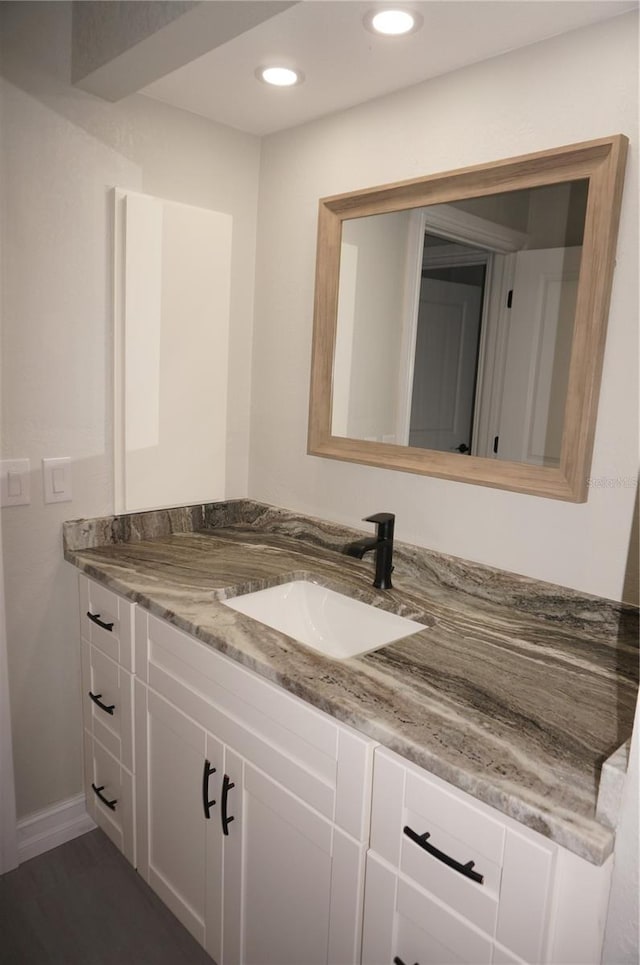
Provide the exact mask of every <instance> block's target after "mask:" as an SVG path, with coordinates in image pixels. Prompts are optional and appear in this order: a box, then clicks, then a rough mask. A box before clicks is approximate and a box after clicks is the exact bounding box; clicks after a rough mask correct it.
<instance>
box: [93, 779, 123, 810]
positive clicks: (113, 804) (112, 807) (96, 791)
mask: <svg viewBox="0 0 640 965" xmlns="http://www.w3.org/2000/svg"><path fill="white" fill-rule="evenodd" d="M91 788H92V790H93V793H94V794H96V795H97V796H98V797H99V798H100V800H101V801H102V803H103V804H106V805H107V807H108V808H109V810H110V811H115V809H116V804H117V803H118V799H117V798H115V799H114V800H113V801H107V799H106V797H105V796H104V794H101V793H100V792H101V791H104V784H101V785H100V787H96V786H95V784H94V783H93V781H92V782H91Z"/></svg>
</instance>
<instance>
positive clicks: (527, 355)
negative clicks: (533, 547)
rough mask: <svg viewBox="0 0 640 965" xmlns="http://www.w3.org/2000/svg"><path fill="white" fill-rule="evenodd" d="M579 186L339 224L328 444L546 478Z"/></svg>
mask: <svg viewBox="0 0 640 965" xmlns="http://www.w3.org/2000/svg"><path fill="white" fill-rule="evenodd" d="M585 210H586V182H584V181H575V182H567V183H561V184H553V185H548V186H543V187H539V188H532V189H528V190H523V191H512V192H505V193H502V194H496V195H493V196H488V197H482V198H470V199H466V200H464V201H458V202H455V203H451V204H442V205H433V206H430V207H427V208H422V209H418V210H413V211H399V212H393V213H389V214H382V215H372V216H367V217H363V218H358V219H347V220H345V221H344V223H343V232H342V257H341V262H340V278H339V289H338V315H337V321H338V324H337V332H336V352H335V358H334V373H333V413H332V432H333V434H334V435H336V436H345V437H348V438H354V439H364V440H369V441H378V442H387V443H389V442H390V443H394V444H397V445H404V446H406V445H409V446H411V447H418V448H425V449H431V450H440V451H445V452H452V453H453V452H459V453H468V454H471V455H478V456H484V457H489V458H494V459H495V458H497V459H506V460H509V461H519V462H528V463H531V464H535V465H543V466H556V465H558V462H559V454H560V449H561V444H562V431H563V424H564V406H565V399H566V391H567V379H568V371H569V361H570V350H571V342H572V335H573V318H574V313H575V297H576V291H577V282H578V275H579V266H580V252H581V244H582V234H583V230H584V218H585Z"/></svg>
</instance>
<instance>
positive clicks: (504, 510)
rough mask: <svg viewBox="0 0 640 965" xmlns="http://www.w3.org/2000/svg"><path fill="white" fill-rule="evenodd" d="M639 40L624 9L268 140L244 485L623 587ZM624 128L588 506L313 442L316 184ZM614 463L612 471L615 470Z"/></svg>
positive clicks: (479, 555) (361, 182) (634, 311)
mask: <svg viewBox="0 0 640 965" xmlns="http://www.w3.org/2000/svg"><path fill="white" fill-rule="evenodd" d="M637 60H638V49H637V18H636V16H635V15H634V14H632V15H628V16H624V17H621V18H618V19H615V20H611V21H608V22H605V23H604V24H602V25H597V26H595V27H590V28H587V29H584V30H581V31H576V32H574V33H572V34H568V35H565V36H563V37H558V38H555V39H553V40H551V41H547V42H545V43H541V44H537V45H534V46H532V47H529V48H526V49H524V50H520V51H515V52H512V53H509V54H505V55H503V56H501V57H497V58H495V59H493V60H491V61H486V62H484V63H480V64H476V65H474V66H471V67H469V68H466V69H464V70H460V71H458V72H456V73H453V74H449V75H447V76H444V77H441V78H438V79H436V80H433V81H428V82H426V83H424V84H420V85H418V86H416V87H413V88H410V89H409V90H406V91H401V92H399V93H397V94H394V95H391V96H389V97H386V98H382V99H380V100H377V101H374V102H371V103H369V104H365V105H362V106H360V107H357V108H354V109H352V110H349V111H345V112H343V113H340V114H336V115H333V116H330V117H327V118H325V119H322V120H319V121H317V122H314V123H310V124H308V125H306V126H303V127H300V128H296V129H293V130H290V131H285V132H283V133H280V134H275V135H273V136H271V137H268V138H266V139H265V140H264V141H263V148H262V162H261V184H260V205H259V222H258V223H259V229H260V230H259V243H258V259H257V283H256V315H255V336H254V371H253V383H252V421H251V433H252V436H251V472H250V487H249V489H250V495H251V496H253V497H255V498H257V499H263V500H266V501H269V502H273V503H276V504H278V505H281V506H287V507H290V508H292V509H297V510H300V511H303V512H308V513H313V514H316V515H318V516H324V517H326V518H329V519H333V520H336V521H341V522H345V523H349V524H356V525H361V524H359V521H360V520H361V519H362V517H363V516H365V515H367V514H368V513H371V512H373V511H378V510H389V511H395V512H396V513H397V521H396V532H397V535H398V538H399V539H401V540H406V541H409V542H412V543H417V544H419V545H424V546H429V547H431V548H433V549H435V550H440V551H443V552H445V553H451V554H454V555H456V556H461V557H466V558H467V559H472V560H478V561H481V562H485V563H489V564H491V565H494V566H497V567H502V568H504V569H507V570H512V571H515V572H517V573H523V574H527V575H530V576H533V577H537V578H540V579H544V580H550V581H553V582H557V583H560V584H563V585H566V586H571V587H576V588H578V589H581V590H584V591H588V592H593V593H596V594H600V595H602V596H606V597H612V598H620V595H621V592H622V587H623V581H624V572H625V565H626V559H627V554H628V547H629V533H630V529H631V520H632V512H633V504H634V499H635V482H634V481H635V479H636V473H637V450H636V444H635V443H636V440H637V438H638V431H637V411H638V389H637V358H638V324H637V320H638V297H637V265H638V226H637V215H636V211H637V183H638V153H637V146H638V136H637V134H638V132H637V125H638V64H637ZM614 133H624V134H626V135H628V136H629V137H630V139H631V150H630V158H629V163H628V167H627V176H626V185H625V194H624V200H623V210H622V219H621V224H620V240H619V247H618V258H617V268H616V273H615V278H614V286H613V293H612V299H611V312H610V324H609V335H608V339H607V348H606V355H605V363H604V376H603V388H602V393H601V398H600V409H599V416H598V424H597V432H596V440H595V455H594V461H593V472H592V475H593V476H594V477H596V478H597V479H598V480H599V481H601V486H600V488H593V489H592V490H591V492H590V494H589V501H588V502H587V503H586V504H584V505H575V504H569V503H563V502H557V501H553V500H549V499H542V498H538V497H532V496H525V495H518V494H514V493H505V492H502V491H499V490H495V489H489V488H482V487H478V486H470V485H465V484H463V483H453V482H448V481H443V480H437V479H431V478H428V477H421V476H414V475H410V474H405V473H400V472H392V471H389V470H382V469H372V468H367V467H364V466H358V465H355V464H350V463H341V462H337V461H333V460H328V459H321V458H317V457H312V456H307V455H306V433H307V400H308V386H309V366H310V357H311V328H312V306H313V285H314V264H315V245H316V223H317V202H318V198H320V197H323V196H326V195H331V194H336V193H339V192H342V191H349V190H354V189H357V188H362V187H365V186H368V185H374V184H381V183H385V182H391V181H397V180H401V179H403V178H411V177H416V176H419V175H423V174H428V173H432V172H437V171H444V170H449V169H452V168H456V167H461V166H464V165H468V164H478V163H482V162H488V161H491V160H493V159H497V158H501V157H509V156H513V155H517V154H524V153H527V152H529V151H536V150H542V149H545V148H551V147H554V146H557V145H561V144H567V143H571V142H575V141H581V140H587V139H589V138H594V137H600V136H604V135H607V134H614ZM618 480H620V481H618Z"/></svg>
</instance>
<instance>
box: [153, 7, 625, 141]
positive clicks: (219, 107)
mask: <svg viewBox="0 0 640 965" xmlns="http://www.w3.org/2000/svg"><path fill="white" fill-rule="evenodd" d="M209 2H216V0H209ZM242 4H243V0H237V5H238V12H240V9H241V7H242ZM381 5H383V4H381V3H380V2H379V0H372V2H369V3H361V2H356V0H302V2H299V3H295V4H293V5H292V6H290V7H288V9H285V10H284V11H282V12H278V13H276V14H275V15H274V16H271V17H269V18H268V19H266V20H264V21H263V22H262V23H260V24H258V25H257V26H253V27H251V28H250V29H246V30H245V29H243V30H242V32H240V33H238V35H237V36H234V37H232V39H230V40H228V41H227V42H226V43H223V44H221V45H219V46H217V47H216V48H215V49H214V50H211V51H209V52H208V53H205V54H204V55H203V56H200V57H198V58H197V59H195V60H192V61H191V62H190V63H187V64H186V65H184V66H182V67H180V68H179V69H177V70H174V71H173V72H172V73H169V74H167V75H166V76H164V77H161V78H160V79H159V80H156V81H154V82H153V83H151V84H149V85H148V86H146V87H143V88H142V90H141V91H140V92H141V93H143V94H146V95H148V96H149V97H152V98H155V99H156V100H159V101H164V102H165V103H167V104H172V105H174V106H175V107H180V108H183V109H185V110H188V111H192V112H193V113H195V114H201V115H202V116H204V117H208V118H210V119H212V120H214V121H219V122H221V123H223V124H227V125H230V126H231V127H235V128H239V129H240V130H243V131H247V132H250V133H252V134H257V135H265V134H270V133H273V132H275V131H279V130H283V129H285V128H287V127H294V126H297V125H299V124H303V123H305V122H307V121H310V120H314V119H316V118H318V117H322V116H323V115H325V114H329V113H332V112H334V111H340V110H344V109H346V108H349V107H352V106H354V105H356V104H361V103H363V102H365V101H368V100H371V99H372V98H375V97H380V96H382V95H384V94H388V93H391V92H393V91H397V90H400V89H402V88H404V87H409V86H411V85H412V84H417V83H419V82H420V81H424V80H427V79H429V78H432V77H436V76H438V75H440V74H445V73H448V72H450V71H453V70H457V69H458V68H460V67H464V66H466V65H468V64H472V63H476V62H478V61H481V60H486V59H488V58H491V57H495V56H497V55H499V54H502V53H505V52H507V51H509V50H515V49H517V48H519V47H525V46H527V45H529V44H533V43H536V42H538V41H540V40H544V39H547V38H549V37H553V36H556V35H558V34H562V33H566V32H568V31H571V30H576V29H579V28H580V27H583V26H586V25H588V24H592V23H596V22H597V21H601V20H607V19H609V18H611V17H615V16H619V15H620V14H622V13H625V12H628V11H630V10H637V9H638V2H637V0H633V2H632V0H589V2H583V0H429V2H409V3H407V4H404V6H406V7H409V8H411V9H414V10H418V11H419V12H420V13H421V14H422V17H423V18H424V23H423V26H422V28H421V29H420V30H419V31H417V32H416V33H413V34H411V35H409V36H406V37H380V36H377V35H374V34H372V33H371V32H370V31H368V30H366V29H365V28H364V26H363V17H364V16H365V14H366V13H367V12H369V11H370V10H371V9H372V7H375V6H381ZM388 5H389V4H386V6H388ZM397 5H399V4H396V6H397ZM273 60H276V61H278V63H280V64H282V65H284V66H289V67H296V68H298V69H300V70H302V72H303V73H304V75H305V82H304V83H303V84H302V85H300V86H299V87H295V88H271V87H268V86H267V85H265V84H264V83H262V82H260V81H258V80H257V79H256V77H255V70H256V68H257V67H259V66H260V65H264V64H266V63H267V62H271V61H273Z"/></svg>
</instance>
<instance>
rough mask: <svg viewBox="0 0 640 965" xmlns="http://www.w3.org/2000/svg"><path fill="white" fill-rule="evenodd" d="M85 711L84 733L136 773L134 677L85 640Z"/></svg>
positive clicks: (83, 664) (83, 663)
mask: <svg viewBox="0 0 640 965" xmlns="http://www.w3.org/2000/svg"><path fill="white" fill-rule="evenodd" d="M82 709H83V717H84V726H85V730H87V731H89V732H90V733H91V734H92V735H93V736H94V737H96V738H97V739H98V740H99V741H100V743H101V744H102V745H103V746H104V747H105V748H106V749H107V750H108V751H109V752H110V753H111V754H113V756H114V757H115V758H117V759H118V760H119V761H120V763H121V764H123V765H124V766H125V767H126V768H128V769H129V770H130V771H133V770H134V766H133V676H132V675H131V674H130V673H129V671H128V670H123V669H122V667H120V666H119V664H117V663H116V662H115V661H114V660H111V659H110V657H107V656H106V655H105V654H104V653H103V652H102V651H101V650H98V649H97V648H96V647H93V646H91V644H89V643H87V641H86V640H83V641H82Z"/></svg>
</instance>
